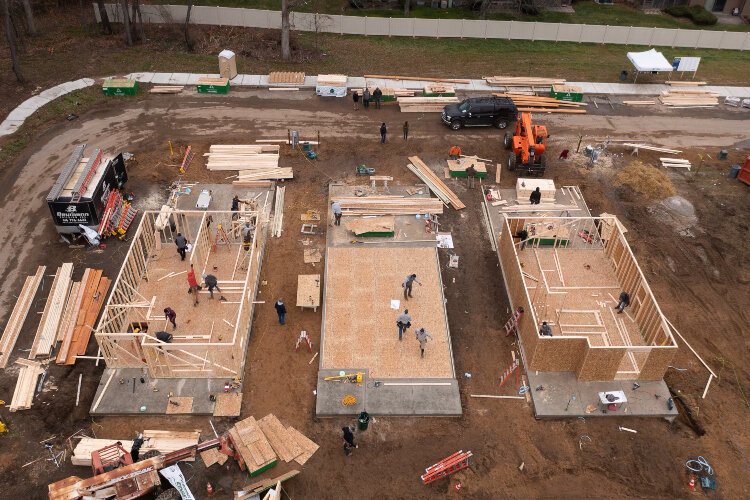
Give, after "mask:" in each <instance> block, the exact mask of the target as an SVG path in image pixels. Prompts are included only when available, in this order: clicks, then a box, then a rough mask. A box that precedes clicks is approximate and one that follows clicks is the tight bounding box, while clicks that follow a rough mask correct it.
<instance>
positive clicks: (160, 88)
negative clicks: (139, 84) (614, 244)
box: [149, 85, 185, 94]
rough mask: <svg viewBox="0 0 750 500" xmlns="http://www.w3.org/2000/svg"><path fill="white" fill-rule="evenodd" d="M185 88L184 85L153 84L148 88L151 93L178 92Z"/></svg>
mask: <svg viewBox="0 0 750 500" xmlns="http://www.w3.org/2000/svg"><path fill="white" fill-rule="evenodd" d="M184 89H185V86H184V85H154V86H153V87H151V90H149V93H151V94H179V93H180V92H182V91H183V90H184Z"/></svg>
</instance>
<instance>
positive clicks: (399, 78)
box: [364, 75, 471, 84]
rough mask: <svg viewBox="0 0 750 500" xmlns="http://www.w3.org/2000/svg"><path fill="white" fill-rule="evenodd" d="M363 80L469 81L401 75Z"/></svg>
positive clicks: (376, 76)
mask: <svg viewBox="0 0 750 500" xmlns="http://www.w3.org/2000/svg"><path fill="white" fill-rule="evenodd" d="M364 77H365V78H378V79H381V80H407V81H414V82H444V83H463V84H469V83H471V80H466V79H462V78H432V77H429V76H402V75H364Z"/></svg>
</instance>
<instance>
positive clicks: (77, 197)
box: [70, 149, 102, 203]
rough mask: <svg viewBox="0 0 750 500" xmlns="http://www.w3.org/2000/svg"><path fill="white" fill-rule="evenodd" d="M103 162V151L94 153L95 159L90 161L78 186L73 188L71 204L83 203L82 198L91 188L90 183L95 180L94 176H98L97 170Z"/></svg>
mask: <svg viewBox="0 0 750 500" xmlns="http://www.w3.org/2000/svg"><path fill="white" fill-rule="evenodd" d="M101 162H102V150H101V149H97V150H95V151H94V157H93V158H92V159H90V160H89V162H88V163H87V164H86V168H85V169H84V173H83V174H81V177H80V178H79V179H78V182H77V183H76V186H75V187H74V188H73V197H72V198H71V200H70V201H71V202H73V203H78V202H79V201H81V197H82V196H83V193H85V192H86V189H87V188H88V187H89V183H90V182H91V179H93V178H94V174H96V169H97V168H98V167H99V164H100V163H101Z"/></svg>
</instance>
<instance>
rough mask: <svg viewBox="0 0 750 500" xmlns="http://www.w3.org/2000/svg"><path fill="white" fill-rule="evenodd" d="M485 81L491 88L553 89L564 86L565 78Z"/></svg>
mask: <svg viewBox="0 0 750 500" xmlns="http://www.w3.org/2000/svg"><path fill="white" fill-rule="evenodd" d="M483 79H484V80H485V81H486V82H487V85H489V86H491V87H531V88H534V87H551V86H552V85H562V84H563V83H565V79H563V78H534V77H526V76H485V77H483Z"/></svg>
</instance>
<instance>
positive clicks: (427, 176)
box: [406, 156, 466, 210]
mask: <svg viewBox="0 0 750 500" xmlns="http://www.w3.org/2000/svg"><path fill="white" fill-rule="evenodd" d="M409 161H410V162H411V164H409V165H407V166H406V168H408V169H409V170H411V171H412V172H413V173H414V174H415V175H416V176H417V177H419V178H420V179H422V182H424V183H425V184H427V187H429V188H430V190H431V191H432V192H433V193H435V196H437V197H438V198H440V200H441V201H442V202H443V203H445V204H446V205H447V204H449V203H450V204H451V205H452V206H453V208H455V209H456V210H461V209H462V208H466V205H464V204H463V203H462V202H461V200H460V199H459V198H458V196H456V194H455V193H454V192H453V191H451V190H450V188H448V186H446V185H445V183H444V182H443V181H442V180H441V179H440V177H438V176H437V174H435V172H433V171H432V169H431V168H430V167H428V166H427V165H426V164H425V162H423V161H422V160H421V159H420V158H419V156H410V157H409Z"/></svg>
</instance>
